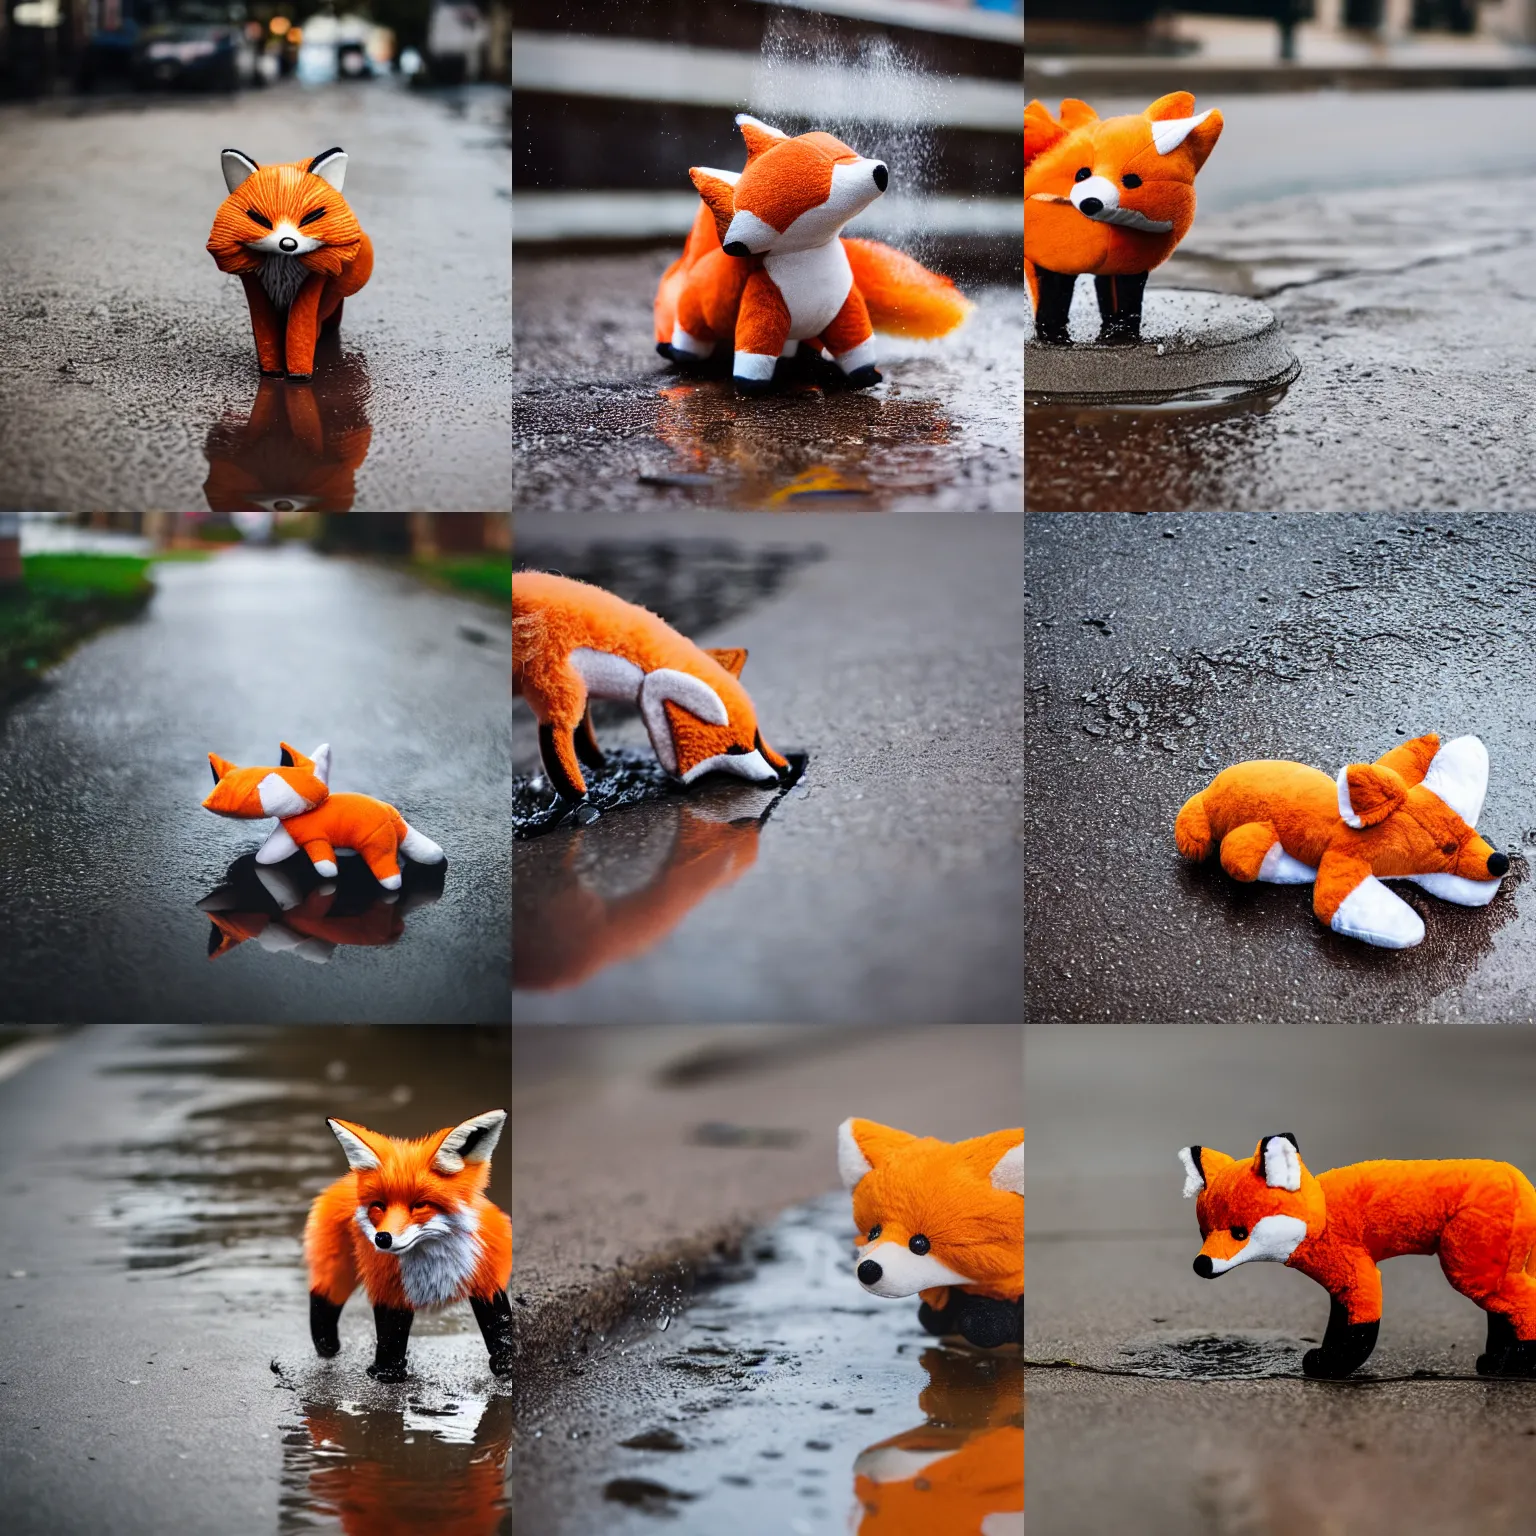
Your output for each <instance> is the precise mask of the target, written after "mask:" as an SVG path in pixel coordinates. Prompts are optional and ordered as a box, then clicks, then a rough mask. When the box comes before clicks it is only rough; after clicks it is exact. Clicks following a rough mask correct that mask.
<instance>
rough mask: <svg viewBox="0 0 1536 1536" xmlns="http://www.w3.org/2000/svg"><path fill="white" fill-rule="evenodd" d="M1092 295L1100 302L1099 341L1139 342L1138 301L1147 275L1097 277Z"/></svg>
mask: <svg viewBox="0 0 1536 1536" xmlns="http://www.w3.org/2000/svg"><path fill="white" fill-rule="evenodd" d="M1093 287H1094V292H1095V293H1096V294H1097V295H1098V299H1099V340H1100V341H1108V342H1122V343H1126V342H1133V341H1140V340H1141V298H1142V294H1143V293H1145V291H1146V287H1147V274H1146V273H1145V272H1135V273H1132V274H1131V275H1130V276H1128V277H1096V278H1094V280H1093Z"/></svg>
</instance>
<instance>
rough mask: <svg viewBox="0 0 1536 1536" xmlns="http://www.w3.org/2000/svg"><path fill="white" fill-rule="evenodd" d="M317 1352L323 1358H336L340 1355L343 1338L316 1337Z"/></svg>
mask: <svg viewBox="0 0 1536 1536" xmlns="http://www.w3.org/2000/svg"><path fill="white" fill-rule="evenodd" d="M315 1353H316V1354H317V1355H319V1356H320V1358H321V1359H322V1360H331V1359H334V1358H335V1357H336V1356H337V1355H339V1354H340V1353H341V1340H340V1339H316V1340H315Z"/></svg>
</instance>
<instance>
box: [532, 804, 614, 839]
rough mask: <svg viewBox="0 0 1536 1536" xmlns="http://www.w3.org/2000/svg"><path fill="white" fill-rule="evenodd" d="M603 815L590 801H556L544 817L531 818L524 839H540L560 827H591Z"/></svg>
mask: <svg viewBox="0 0 1536 1536" xmlns="http://www.w3.org/2000/svg"><path fill="white" fill-rule="evenodd" d="M602 814H603V813H602V812H601V811H600V810H598V808H597V807H596V806H595V805H593V804H592V803H591V801H589V800H556V801H555V803H554V804H553V805H552V806H550V808H549V809H548V810H547V811H545V812H544V814H543V815H542V816H530V817H529V818H528V820H527V822H526V823H525V828H526V829H525V831H524V832H523V836H524V837H538V836H540V835H542V834H543V833H545V832H553V831H555V830H556V829H557V828H559V827H563V826H567V825H569V826H573V827H590V826H591V825H592V823H593V822H594V821H596V820H597V818H598V817H599V816H601V815H602Z"/></svg>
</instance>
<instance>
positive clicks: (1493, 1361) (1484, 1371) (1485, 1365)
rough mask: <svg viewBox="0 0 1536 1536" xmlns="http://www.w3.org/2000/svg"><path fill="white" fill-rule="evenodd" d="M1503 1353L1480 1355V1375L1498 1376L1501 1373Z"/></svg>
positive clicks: (1478, 1358)
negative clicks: (1500, 1364) (1500, 1365)
mask: <svg viewBox="0 0 1536 1536" xmlns="http://www.w3.org/2000/svg"><path fill="white" fill-rule="evenodd" d="M1503 1358H1504V1357H1503V1356H1502V1355H1479V1356H1478V1357H1477V1374H1478V1375H1479V1376H1497V1375H1498V1374H1499V1362H1500V1361H1501V1360H1502V1359H1503Z"/></svg>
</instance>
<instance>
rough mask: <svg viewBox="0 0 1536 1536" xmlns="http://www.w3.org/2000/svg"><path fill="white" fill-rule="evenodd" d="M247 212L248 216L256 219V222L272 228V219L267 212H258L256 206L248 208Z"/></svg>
mask: <svg viewBox="0 0 1536 1536" xmlns="http://www.w3.org/2000/svg"><path fill="white" fill-rule="evenodd" d="M245 212H246V216H247V217H248V218H251V219H254V220H255V221H256V223H258V224H260V225H261V227H262V228H263V229H271V228H272V220H271V219H269V218H268V217H267V216H266V214H264V213H257V211H256V210H255V209H254V208H247V209H246V210H245Z"/></svg>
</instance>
